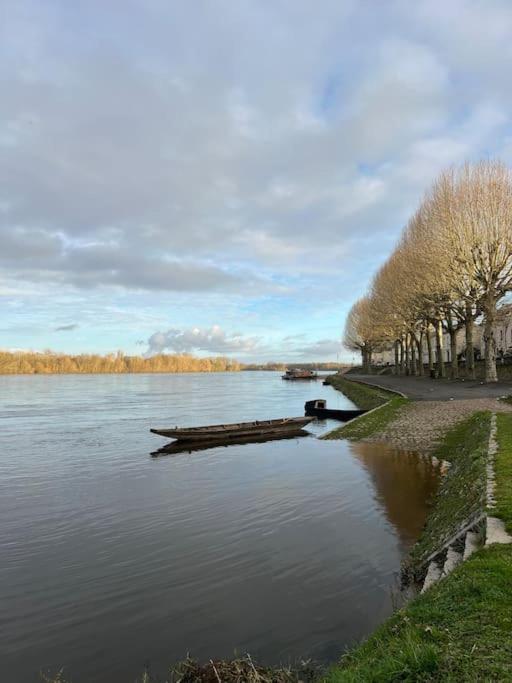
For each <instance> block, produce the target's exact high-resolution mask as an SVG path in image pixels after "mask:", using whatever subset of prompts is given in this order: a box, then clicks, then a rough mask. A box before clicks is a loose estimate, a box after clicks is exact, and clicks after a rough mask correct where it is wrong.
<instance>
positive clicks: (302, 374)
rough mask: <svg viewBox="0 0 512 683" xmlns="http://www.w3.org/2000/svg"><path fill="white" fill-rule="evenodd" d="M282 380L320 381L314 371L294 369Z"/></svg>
mask: <svg viewBox="0 0 512 683" xmlns="http://www.w3.org/2000/svg"><path fill="white" fill-rule="evenodd" d="M281 378H282V379H318V375H317V373H316V372H313V370H303V369H301V368H292V369H291V370H287V371H286V372H285V373H284V375H282V376H281Z"/></svg>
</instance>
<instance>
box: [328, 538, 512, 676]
mask: <svg viewBox="0 0 512 683" xmlns="http://www.w3.org/2000/svg"><path fill="white" fill-rule="evenodd" d="M511 586H512V548H511V547H510V546H492V547H491V548H486V549H482V550H480V551H479V552H478V553H476V554H475V555H474V556H473V557H472V558H471V559H470V560H468V561H467V562H465V563H464V564H463V565H461V566H459V567H458V568H457V569H456V570H455V571H454V572H453V574H451V575H450V576H449V577H448V578H446V579H444V580H443V581H441V582H439V584H437V585H436V586H435V587H434V588H432V589H431V590H430V591H428V593H426V594H424V595H421V596H419V597H418V598H416V599H415V600H413V601H412V602H411V603H410V604H409V605H408V606H407V607H406V608H404V609H402V610H400V611H399V612H397V613H396V614H395V615H394V616H393V617H391V619H389V620H388V621H387V622H386V623H385V624H384V625H383V626H382V627H381V628H380V629H378V631H376V632H375V634H374V635H373V636H372V637H371V638H370V639H369V640H368V641H366V643H364V644H363V645H362V646H361V647H360V648H358V649H357V650H355V651H354V652H352V653H350V654H348V655H347V656H345V657H344V658H343V660H342V662H341V664H340V665H339V666H337V667H333V668H332V669H331V671H330V672H329V674H328V675H326V676H325V677H324V678H323V681H324V683H356V682H357V683H363V682H368V683H370V682H371V683H387V682H389V683H391V682H392V681H445V682H450V683H459V682H460V681H474V682H475V683H476V681H496V682H497V681H510V680H512V673H511V672H512V639H511V635H510V634H511V633H512V588H511Z"/></svg>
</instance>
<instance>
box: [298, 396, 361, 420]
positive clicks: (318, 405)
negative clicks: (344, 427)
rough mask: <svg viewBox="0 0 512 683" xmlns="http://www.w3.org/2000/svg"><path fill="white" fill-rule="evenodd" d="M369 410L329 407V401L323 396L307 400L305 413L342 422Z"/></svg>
mask: <svg viewBox="0 0 512 683" xmlns="http://www.w3.org/2000/svg"><path fill="white" fill-rule="evenodd" d="M366 412H368V411H367V410H334V409H332V408H328V407H327V401H326V400H325V399H323V398H318V399H316V400H315V401H306V403H305V404H304V413H305V415H309V416H311V417H317V418H318V419H319V420H339V421H340V422H348V421H349V420H353V419H354V418H355V417H359V416H360V415H364V414H365V413H366Z"/></svg>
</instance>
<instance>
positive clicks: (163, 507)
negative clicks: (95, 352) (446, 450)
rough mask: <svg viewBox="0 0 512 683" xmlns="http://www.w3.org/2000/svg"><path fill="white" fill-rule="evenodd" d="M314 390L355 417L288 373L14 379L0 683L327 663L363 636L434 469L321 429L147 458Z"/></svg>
mask: <svg viewBox="0 0 512 683" xmlns="http://www.w3.org/2000/svg"><path fill="white" fill-rule="evenodd" d="M311 398H327V399H328V405H329V406H330V407H333V408H334V407H335V408H347V407H351V403H350V401H348V400H347V399H346V398H345V397H343V396H342V395H341V394H339V393H338V392H336V391H334V390H333V389H332V388H331V387H324V386H322V385H321V383H320V382H283V381H282V380H281V379H280V377H279V374H277V373H265V372H261V373H230V374H228V373H226V374H210V375H205V374H193V375H95V376H94V375H86V376H76V375H71V376H20V377H0V420H1V431H0V518H1V520H2V524H1V525H0V552H1V561H0V605H1V610H0V632H1V638H0V672H1V674H2V680H8V681H9V682H10V683H17V682H18V681H19V682H20V683H25V681H26V682H32V681H37V680H38V675H37V672H38V671H39V669H40V668H48V667H50V668H52V669H53V670H55V669H57V668H61V667H64V669H65V672H68V673H69V675H70V676H72V678H73V681H74V683H86V682H87V683H121V682H123V683H124V682H127V681H132V680H134V679H135V677H136V675H137V674H139V673H140V672H141V671H142V670H143V668H144V665H145V663H146V662H150V664H151V668H152V670H153V671H155V672H156V673H160V674H163V673H164V672H165V670H166V667H167V665H169V664H170V663H172V662H173V661H175V660H177V659H179V658H182V657H184V656H185V655H186V653H187V652H191V653H192V654H193V655H194V656H196V657H198V658H200V659H207V658H210V657H229V656H231V655H233V653H234V652H235V651H238V652H239V653H243V652H246V651H249V652H250V653H251V654H252V655H253V656H254V657H257V658H258V659H259V660H261V661H262V662H264V663H269V664H273V663H279V662H288V661H294V660H295V659H297V658H300V657H313V658H316V659H319V660H323V661H329V660H332V659H334V658H336V657H338V656H339V655H340V653H341V652H342V651H343V650H344V649H345V647H346V646H347V645H348V644H351V643H353V642H354V641H356V640H358V639H360V638H362V637H363V636H365V635H366V634H368V633H369V632H370V631H371V630H372V629H373V628H374V627H375V626H376V625H377V624H378V623H379V622H381V621H382V620H383V619H384V618H385V617H386V616H387V615H388V614H389V613H390V612H391V610H392V606H393V598H392V593H393V590H395V589H396V577H397V573H398V571H399V567H400V561H401V559H402V558H403V556H404V553H405V552H406V551H407V548H408V547H409V546H410V544H411V543H412V542H413V541H414V539H415V538H416V537H417V535H418V533H419V531H420V529H421V526H422V524H423V522H424V519H425V514H426V510H427V500H428V498H429V497H430V495H431V494H432V492H433V491H434V490H435V487H436V486H437V481H438V477H439V471H438V469H437V468H436V467H434V466H433V465H432V464H431V463H430V461H429V460H426V459H424V458H421V457H419V456H416V455H415V454H407V453H403V452H397V451H395V450H393V449H389V448H387V447H385V446H382V445H376V444H350V443H348V442H343V441H319V440H317V439H316V438H315V437H314V436H310V437H306V438H303V439H291V440H285V441H273V442H269V443H263V444H261V443H258V444H248V445H243V446H231V447H229V448H215V449H211V450H207V451H200V452H197V453H193V454H190V455H189V454H181V455H175V456H167V457H161V458H158V459H154V458H150V457H149V453H150V451H152V450H155V448H157V447H159V446H160V445H162V444H163V443H164V441H163V440H162V439H161V438H160V437H157V436H155V435H152V434H150V433H149V431H148V429H149V426H160V427H161V426H173V425H175V424H180V425H190V426H192V425H199V424H211V423H216V422H231V421H237V420H250V419H266V418H275V417H284V416H295V415H301V414H303V405H304V402H305V401H306V400H308V399H311ZM336 425H337V423H332V424H330V423H327V422H323V423H316V424H313V425H312V426H311V431H312V432H314V433H321V432H323V431H326V430H327V429H329V428H332V427H333V426H336Z"/></svg>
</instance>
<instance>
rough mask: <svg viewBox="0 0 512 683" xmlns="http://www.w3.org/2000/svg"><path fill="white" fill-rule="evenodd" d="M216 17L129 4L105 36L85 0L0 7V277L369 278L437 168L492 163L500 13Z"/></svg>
mask: <svg viewBox="0 0 512 683" xmlns="http://www.w3.org/2000/svg"><path fill="white" fill-rule="evenodd" d="M220 6H221V9H219V6H218V5H216V6H214V5H213V4H212V5H208V3H206V4H203V5H202V8H201V12H198V11H197V8H195V7H194V6H193V3H189V4H187V3H181V4H180V3H171V4H170V5H167V4H166V3H145V2H142V0H141V1H134V2H131V3H129V5H128V6H127V8H126V12H125V14H124V18H123V24H122V28H121V29H120V26H119V21H118V16H117V13H116V11H114V10H113V9H112V8H111V7H110V6H109V3H104V2H99V0H96V1H95V0H91V2H88V3H81V4H80V6H79V7H78V6H77V7H76V8H75V9H73V10H71V11H70V14H69V16H68V14H67V13H66V14H65V15H64V14H62V15H61V14H60V12H59V10H58V9H57V7H58V6H57V5H56V6H55V7H53V8H51V3H40V2H38V0H33V1H32V2H30V1H29V0H11V2H7V3H6V11H5V17H6V18H5V20H4V21H3V22H2V26H0V46H1V47H0V50H1V51H2V57H3V58H4V59H2V61H1V64H2V65H3V66H0V88H1V89H2V93H3V94H4V97H3V100H2V113H1V115H0V116H1V123H2V128H1V130H2V133H1V134H0V155H1V159H2V161H1V163H0V217H2V216H3V221H2V223H1V224H0V231H1V234H2V247H3V248H2V250H1V251H0V258H1V259H2V262H3V264H4V269H5V271H6V273H8V274H10V275H11V276H12V277H14V278H17V279H25V280H30V281H35V282H40V281H47V282H49V281H52V282H57V283H63V284H67V285H74V286H78V287H82V288H91V287H95V286H97V285H98V284H104V285H115V286H117V287H125V288H143V289H148V290H152V291H156V290H162V291H169V290H177V291H208V290H211V289H220V290H223V291H226V290H227V291H231V292H235V291H237V290H238V289H239V288H243V287H246V285H247V283H249V285H250V286H252V287H253V291H255V292H261V291H262V290H264V289H265V288H266V287H268V286H269V282H268V279H269V278H264V277H262V276H261V275H258V273H261V272H262V271H263V270H265V271H266V272H267V273H268V274H269V277H270V279H272V277H273V276H275V275H276V274H277V275H280V274H281V273H285V274H286V275H288V276H289V275H290V274H291V273H294V272H297V271H300V270H301V269H302V268H303V269H306V268H307V269H310V270H311V272H315V273H316V275H317V276H318V277H321V275H322V273H323V272H324V271H325V270H326V269H327V267H328V266H331V267H332V266H333V265H335V266H338V263H339V255H340V250H342V249H343V248H347V247H348V248H350V249H351V254H350V256H351V258H352V260H353V263H354V264H355V266H356V267H357V266H359V267H360V269H362V268H361V266H364V265H365V260H366V259H367V254H366V250H365V249H360V248H359V249H358V246H359V247H360V246H361V245H363V246H364V245H365V241H366V240H368V239H371V240H373V243H374V244H377V243H379V240H382V241H384V246H385V245H386V243H385V240H390V239H392V238H393V237H394V236H395V235H396V234H397V232H398V231H399V229H400V227H401V225H402V222H403V220H404V218H405V216H406V215H407V213H408V212H409V210H410V207H411V206H412V205H413V204H414V202H415V201H416V200H417V198H418V196H419V195H420V194H421V192H422V191H423V189H424V186H425V184H426V183H428V182H429V180H430V178H431V177H432V175H433V174H435V173H436V172H437V171H438V170H439V167H440V166H441V165H445V164H447V163H451V162H452V161H459V160H461V158H464V157H466V156H472V155H478V154H479V153H481V152H482V151H484V153H485V154H490V153H492V152H493V149H494V148H496V147H499V146H500V145H499V140H498V139H497V138H496V133H497V132H498V133H500V132H501V131H503V128H504V122H503V120H502V119H500V116H499V112H508V111H510V108H511V106H512V100H511V97H510V92H509V89H508V88H505V87H503V84H506V83H508V71H509V66H510V58H511V57H512V54H511V46H510V40H509V36H508V34H507V31H506V30H503V27H505V26H507V25H509V23H510V19H511V18H512V15H511V12H510V10H509V5H508V3H507V2H495V3H492V4H491V3H488V4H486V6H485V7H483V5H482V6H480V10H479V9H478V8H477V9H475V6H474V5H473V4H472V3H468V2H464V1H462V0H454V2H453V5H450V3H446V2H444V3H441V2H440V1H439V2H438V1H437V0H434V1H433V0H428V1H426V0H423V1H420V2H418V3H405V2H401V1H397V2H393V3H391V4H390V5H389V6H386V8H382V9H380V7H377V6H375V5H371V7H370V6H366V5H365V3H357V2H353V1H346V2H342V3H340V2H339V1H336V2H335V1H334V0H332V1H331V0H324V1H323V2H321V3H320V5H319V6H318V7H317V6H315V7H313V6H308V5H307V3H306V4H304V3H296V2H291V1H288V0H287V1H285V2H282V3H246V2H241V3H232V2H225V1H222V0H221V2H220ZM433 8H434V9H435V11H434V9H433ZM66 17H67V19H66ZM443 17H446V18H449V19H453V17H456V18H457V21H445V22H443ZM71 19H72V21H71V24H70V25H68V24H67V23H66V26H64V25H63V22H65V21H70V20H71ZM74 21H76V23H77V25H78V24H79V26H80V30H73V22H74ZM484 23H485V26H486V29H487V28H489V30H490V35H491V36H492V40H491V39H490V38H489V37H486V34H487V30H486V31H485V32H483V31H481V30H480V27H481V25H482V24H484ZM453 26H456V28H455V29H454V28H453ZM70 29H71V32H70ZM114 29H115V32H116V35H117V39H116V40H115V41H114V40H110V39H108V40H107V39H105V40H98V39H97V36H98V32H99V33H100V34H101V36H103V37H104V38H107V37H109V38H110V37H111V32H112V31H113V30H114ZM363 36H364V38H365V39H366V40H365V49H364V50H361V49H360V45H361V44H362V40H361V38H362V37H363ZM390 36H393V38H390ZM262 37H264V42H263V41H262ZM262 44H264V46H265V47H264V49H262V47H261V45H262ZM354 46H357V47H354ZM479 60H481V61H479ZM468 64H470V69H469V70H468V66H467V65H468ZM468 82H469V83H470V84H471V87H464V84H466V85H467V83H468ZM333 83H339V84H340V85H339V87H338V90H339V92H338V93H337V94H336V92H334V95H329V92H330V91H332V90H333V88H332V87H331V86H332V84H333ZM461 84H462V85H461ZM334 91H336V88H334ZM485 106H488V107H490V108H491V109H494V110H495V111H496V112H498V115H497V116H496V118H492V117H488V118H487V120H486V122H482V121H481V120H480V119H478V118H477V119H475V118H474V111H475V109H477V108H478V107H485ZM506 120H508V116H507V117H506ZM382 243H383V242H380V244H379V249H380V250H381V252H382V247H381V245H382ZM376 250H377V249H376V248H375V247H374V251H376ZM363 252H364V253H363ZM373 258H375V257H373ZM233 264H234V265H235V266H236V269H233V267H232V266H233ZM228 266H229V267H228ZM235 270H236V272H235ZM364 270H365V271H366V268H365V269H364ZM242 271H243V272H242Z"/></svg>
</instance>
